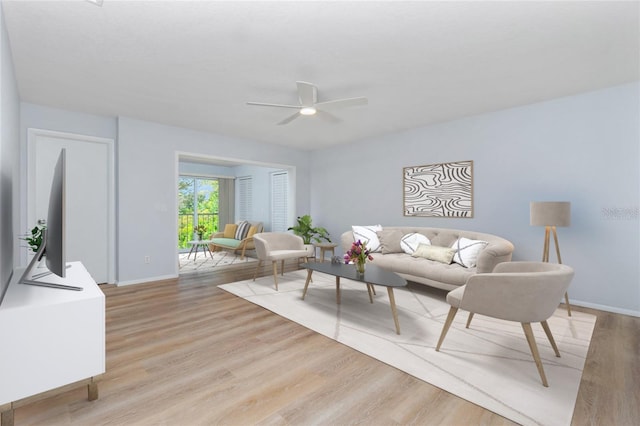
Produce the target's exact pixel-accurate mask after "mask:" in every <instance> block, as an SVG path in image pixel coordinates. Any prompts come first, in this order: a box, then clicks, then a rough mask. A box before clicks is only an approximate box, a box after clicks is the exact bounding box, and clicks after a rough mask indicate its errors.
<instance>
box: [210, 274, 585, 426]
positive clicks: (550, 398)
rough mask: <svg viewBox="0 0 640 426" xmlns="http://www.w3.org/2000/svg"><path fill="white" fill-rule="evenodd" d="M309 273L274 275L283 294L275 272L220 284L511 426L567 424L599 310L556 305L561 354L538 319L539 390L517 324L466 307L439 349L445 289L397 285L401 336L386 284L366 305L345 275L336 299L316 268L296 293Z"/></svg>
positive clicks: (331, 281) (330, 282) (553, 324)
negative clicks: (569, 313)
mask: <svg viewBox="0 0 640 426" xmlns="http://www.w3.org/2000/svg"><path fill="white" fill-rule="evenodd" d="M305 277H306V271H305V270H300V271H293V272H288V273H285V274H284V276H283V277H278V287H279V289H280V291H275V289H274V286H273V277H271V276H266V277H262V278H258V279H257V280H256V281H255V282H253V281H252V280H247V281H239V282H235V283H231V284H224V285H220V286H219V287H220V288H221V289H223V290H225V291H228V292H229V293H232V294H234V295H236V296H238V297H241V298H243V299H245V300H248V301H250V302H252V303H255V304H256V305H259V306H262V307H264V308H266V309H268V310H270V311H272V312H274V313H276V314H278V315H280V316H282V317H285V318H288V319H290V320H292V321H295V322H297V323H298V324H301V325H303V326H305V327H307V328H309V329H311V330H314V331H316V332H318V333H321V334H323V335H325V336H327V337H329V338H331V339H334V340H336V341H338V342H340V343H343V344H345V345H347V346H350V347H352V348H353V349H355V350H358V351H360V352H362V353H364V354H367V355H369V356H371V357H373V358H376V359H378V360H380V361H382V362H385V363H387V364H389V365H391V366H393V367H395V368H398V369H400V370H402V371H404V372H406V373H408V374H411V375H412V376H414V377H416V378H418V379H421V380H424V381H425V382H428V383H430V384H432V385H434V386H437V387H439V388H441V389H444V390H446V391H448V392H450V393H452V394H454V395H457V396H459V397H461V398H464V399H466V400H468V401H470V402H473V403H475V404H477V405H480V406H482V407H484V408H486V409H487V410H490V411H493V412H495V413H497V414H499V415H501V416H504V417H506V418H508V419H510V420H512V421H515V422H517V423H520V424H523V425H549V426H550V425H569V424H570V423H571V418H572V415H573V410H574V406H575V402H576V397H577V394H578V388H579V386H580V379H581V376H582V369H583V368H584V363H585V359H586V356H587V350H588V348H589V342H590V340H591V334H592V332H593V327H594V325H595V319H596V318H595V316H593V315H590V314H585V313H582V312H575V311H573V312H572V314H573V316H572V317H569V316H567V311H566V310H565V309H558V310H557V311H556V312H555V314H554V315H553V316H552V317H551V318H550V319H549V320H548V323H549V327H550V328H551V331H552V332H553V335H554V337H555V339H556V343H557V345H558V348H559V349H560V353H561V355H562V356H561V358H556V356H555V355H554V352H553V349H552V348H551V346H550V344H549V341H548V340H547V338H546V335H545V334H544V331H543V329H542V327H541V326H540V325H537V324H534V326H533V329H534V332H535V337H536V340H537V343H538V349H539V351H540V356H541V358H542V362H543V365H544V370H545V373H546V375H547V379H548V381H549V387H548V388H545V387H544V386H542V383H541V381H540V376H539V375H538V371H537V369H536V366H535V363H534V361H533V358H532V356H531V352H530V351H529V347H528V345H527V342H526V339H525V337H524V333H523V331H522V327H521V325H520V324H518V323H513V322H508V321H501V320H496V319H492V318H488V317H485V316H481V315H476V316H475V317H474V319H473V322H472V323H471V327H470V329H466V328H465V322H466V318H467V315H466V312H463V311H458V315H457V316H456V319H455V321H454V323H453V325H452V326H451V329H450V330H449V333H448V334H447V338H446V339H445V341H444V343H443V345H442V347H441V349H440V352H436V351H435V349H434V348H435V345H436V343H437V340H438V337H439V336H440V332H441V330H442V325H443V323H444V320H445V318H446V316H447V312H448V311H449V305H448V304H447V303H446V301H445V299H444V298H445V294H446V292H440V291H435V290H433V289H422V288H414V287H413V286H412V287H411V288H400V289H395V291H394V293H395V299H396V305H397V309H398V315H399V320H400V329H401V333H402V334H401V335H397V334H396V332H395V326H394V322H393V318H392V315H391V308H390V306H389V299H388V295H387V291H386V289H385V288H384V287H376V289H377V295H375V296H374V303H373V304H371V303H369V296H368V294H367V291H366V288H365V286H364V285H363V284H361V283H358V282H354V281H350V280H346V279H342V280H341V286H340V287H341V293H342V297H341V304H340V305H337V304H336V295H335V278H334V277H333V276H329V275H325V274H322V273H318V272H314V274H313V283H311V284H310V285H309V290H308V292H307V296H306V297H305V300H302V299H301V296H302V289H303V288H304V281H305ZM415 287H418V286H415Z"/></svg>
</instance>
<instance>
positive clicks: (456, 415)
mask: <svg viewBox="0 0 640 426" xmlns="http://www.w3.org/2000/svg"><path fill="white" fill-rule="evenodd" d="M292 267H294V266H293V265H292V266H291V267H290V268H292ZM290 268H289V269H290ZM252 273H253V269H250V270H243V269H241V268H240V269H237V268H236V269H231V270H227V271H224V272H218V273H215V274H209V275H196V274H192V275H190V276H184V277H181V278H180V279H178V280H168V281H159V282H154V283H148V284H139V285H133V286H128V287H115V286H103V291H104V292H105V294H106V296H107V297H106V301H107V371H106V374H105V375H104V376H103V378H102V380H101V382H100V398H99V399H98V400H97V401H93V402H89V401H87V399H86V391H85V390H84V389H78V390H72V391H68V392H66V393H62V394H58V395H56V396H52V397H50V398H47V399H44V400H42V401H39V402H36V403H33V404H31V405H27V406H24V407H21V408H18V409H17V410H16V412H15V424H16V426H21V425H31V424H42V425H69V424H72V425H156V424H163V425H213V424H228V425H247V424H265V425H268V424H290V425H307V424H312V423H314V424H327V425H338V424H340V425H342V424H356V423H358V424H367V425H395V424H419V425H467V424H473V425H478V424H482V425H504V424H512V423H511V422H510V421H509V420H506V419H504V418H502V417H500V416H498V415H496V414H493V413H492V412H490V411H487V410H485V409H483V408H480V407H478V406H476V405H474V404H472V403H469V402H467V401H465V400H463V399H460V398H458V397H456V396H453V395H451V394H449V393H447V392H445V391H442V390H440V389H438V388H436V387H434V386H431V385H429V384H427V383H424V382H422V381H420V380H417V379H415V378H413V377H411V376H409V375H407V374H405V373H403V372H400V371H398V370H396V369H395V368H393V367H390V366H388V365H386V364H383V363H381V362H379V361H376V360H375V359H372V358H370V357H368V356H366V355H363V354H361V353H359V352H356V351H354V350H353V349H350V348H348V347H346V346H343V345H341V344H339V343H337V342H335V341H333V340H330V339H328V338H326V337H324V336H321V335H319V334H316V333H314V332H313V331H310V330H308V329H306V328H304V327H302V326H300V325H298V324H296V323H293V322H291V321H289V320H286V319H284V318H281V317H279V316H277V315H275V314H272V313H271V312H269V311H266V310H265V309H263V308H260V307H258V306H255V305H253V304H251V303H249V302H246V301H244V300H242V299H239V298H237V297H235V296H232V295H230V294H228V293H226V292H224V291H222V290H219V289H218V288H216V285H218V284H222V283H226V282H232V281H237V280H241V279H247V278H250V277H251V276H252ZM269 273H270V272H269V271H268V270H267V271H265V273H264V274H265V275H268V274H269ZM443 294H444V293H443ZM575 309H576V310H582V311H586V312H590V313H593V314H595V315H597V316H598V320H597V323H596V328H595V331H594V335H593V340H592V342H591V347H590V349H589V355H588V358H587V362H586V367H585V370H584V374H583V378H582V383H581V386H580V392H579V394H578V401H577V404H576V409H575V412H574V416H573V422H572V423H573V424H574V425H621V426H625V425H638V424H640V409H639V405H640V404H639V402H640V337H639V335H640V318H635V317H629V316H624V315H616V314H611V313H606V312H600V311H594V310H591V309H582V308H578V307H575ZM561 350H562V349H561ZM540 390H541V391H543V388H542V387H541V389H540Z"/></svg>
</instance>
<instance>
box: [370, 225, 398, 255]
mask: <svg viewBox="0 0 640 426" xmlns="http://www.w3.org/2000/svg"><path fill="white" fill-rule="evenodd" d="M376 234H377V235H378V240H380V247H381V249H382V254H390V253H402V247H400V240H401V239H402V231H400V230H398V229H382V231H378V232H376Z"/></svg>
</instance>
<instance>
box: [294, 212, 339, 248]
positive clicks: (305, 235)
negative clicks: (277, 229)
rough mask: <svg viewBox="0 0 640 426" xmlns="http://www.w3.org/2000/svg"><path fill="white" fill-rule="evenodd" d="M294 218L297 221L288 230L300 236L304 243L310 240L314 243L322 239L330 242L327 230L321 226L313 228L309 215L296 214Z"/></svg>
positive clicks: (308, 242) (309, 242)
mask: <svg viewBox="0 0 640 426" xmlns="http://www.w3.org/2000/svg"><path fill="white" fill-rule="evenodd" d="M296 220H297V222H298V223H297V224H296V225H295V226H292V227H291V228H288V230H289V231H293V233H294V234H296V235H298V236H300V237H302V240H303V241H304V243H305V244H311V240H313V241H315V242H316V243H320V242H322V240H325V241H327V242H331V240H330V239H329V232H328V231H327V230H326V229H325V228H323V227H321V226H318V227H315V228H314V227H313V226H312V224H311V216H309V215H308V214H306V215H304V216H298V218H297V219H296Z"/></svg>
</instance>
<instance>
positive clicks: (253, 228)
mask: <svg viewBox="0 0 640 426" xmlns="http://www.w3.org/2000/svg"><path fill="white" fill-rule="evenodd" d="M259 232H262V222H247V221H241V222H238V223H229V224H227V225H225V226H224V230H223V231H221V232H216V233H215V234H213V235H211V237H210V238H209V250H210V251H211V252H214V251H218V250H222V249H227V250H233V251H234V253H235V252H238V251H239V252H240V259H244V255H245V252H246V251H247V250H253V249H255V245H254V243H253V236H254V235H255V234H257V233H259Z"/></svg>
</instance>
